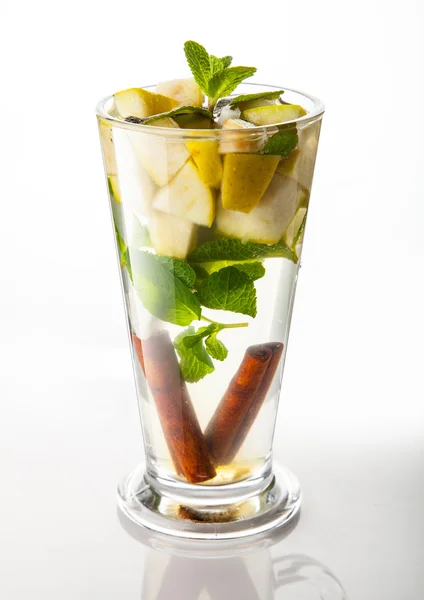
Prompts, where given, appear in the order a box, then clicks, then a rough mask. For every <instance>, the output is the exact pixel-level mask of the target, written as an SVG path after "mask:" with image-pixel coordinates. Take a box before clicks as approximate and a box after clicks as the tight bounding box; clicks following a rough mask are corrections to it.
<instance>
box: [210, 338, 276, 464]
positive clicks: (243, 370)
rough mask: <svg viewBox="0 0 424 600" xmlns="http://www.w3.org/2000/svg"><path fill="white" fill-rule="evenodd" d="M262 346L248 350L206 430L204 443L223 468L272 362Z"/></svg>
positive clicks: (269, 354)
mask: <svg viewBox="0 0 424 600" xmlns="http://www.w3.org/2000/svg"><path fill="white" fill-rule="evenodd" d="M272 354H273V352H272V350H270V349H269V348H267V347H266V346H265V345H264V344H259V345H257V346H250V347H249V348H248V349H247V350H246V353H245V355H244V358H243V361H242V363H241V365H240V367H239V369H238V371H237V373H236V374H235V375H234V377H233V379H232V380H231V383H230V385H229V386H228V388H227V391H226V392H225V394H224V396H223V398H222V400H221V402H220V403H219V405H218V408H217V409H216V411H215V413H214V415H213V416H212V419H211V420H210V421H209V424H208V426H207V427H206V430H205V439H206V443H207V445H208V448H209V451H210V452H211V454H212V456H213V458H214V460H215V463H216V464H225V463H226V462H227V456H228V455H229V454H230V452H231V447H232V445H233V443H234V440H235V437H236V435H237V432H238V430H239V427H240V426H241V424H242V423H243V421H244V419H245V417H246V415H247V413H248V411H249V408H250V405H251V404H252V402H253V400H254V397H255V394H256V393H257V391H258V389H259V387H260V385H261V383H262V380H263V378H264V376H265V373H266V371H267V368H268V365H269V362H270V360H271V358H272Z"/></svg>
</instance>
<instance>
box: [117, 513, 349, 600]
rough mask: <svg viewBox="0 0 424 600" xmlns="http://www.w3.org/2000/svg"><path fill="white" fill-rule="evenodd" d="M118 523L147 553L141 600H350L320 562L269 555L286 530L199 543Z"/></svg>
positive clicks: (296, 557)
mask: <svg viewBox="0 0 424 600" xmlns="http://www.w3.org/2000/svg"><path fill="white" fill-rule="evenodd" d="M120 520H121V524H122V526H123V527H124V529H125V530H126V531H127V532H128V533H130V535H132V537H134V538H136V539H137V540H138V541H140V542H141V543H142V544H143V545H144V546H145V548H146V558H145V560H144V565H143V567H144V569H143V580H142V592H141V599H142V600H347V595H346V593H345V592H344V590H343V587H342V585H341V584H340V582H339V581H338V580H337V579H336V577H335V576H334V575H333V574H332V573H331V571H330V570H329V569H328V568H327V567H325V566H324V565H322V564H321V563H319V562H318V561H316V560H314V559H312V558H309V557H307V556H304V555H294V554H293V555H286V556H277V557H273V556H272V555H271V546H273V545H274V544H276V543H277V542H278V541H279V540H281V539H283V538H284V537H285V536H286V535H287V534H288V531H287V529H286V530H283V531H278V530H277V532H273V533H272V534H268V535H263V536H260V537H256V536H255V537H252V538H248V539H247V540H246V539H244V540H243V541H238V540H236V541H223V542H221V541H219V542H218V541H216V542H201V543H200V542H197V541H179V540H174V539H172V538H170V537H167V536H163V535H160V534H156V533H153V532H148V531H145V530H142V529H140V528H139V527H137V526H136V525H133V524H132V523H130V522H129V521H128V520H127V519H126V518H125V517H121V516H120ZM290 530H291V529H290Z"/></svg>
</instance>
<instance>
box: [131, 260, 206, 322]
mask: <svg viewBox="0 0 424 600" xmlns="http://www.w3.org/2000/svg"><path fill="white" fill-rule="evenodd" d="M132 258H133V263H134V260H135V261H136V262H135V264H133V278H134V287H135V290H136V292H137V295H138V297H139V298H140V300H141V302H142V303H143V305H144V307H145V308H146V310H148V311H149V312H150V313H151V314H152V315H153V316H155V317H157V318H158V319H162V321H168V322H169V323H174V324H175V325H189V324H190V323H191V322H192V321H194V320H198V319H199V318H200V313H201V307H200V302H199V299H198V297H197V296H196V294H193V293H192V292H191V290H190V288H189V287H187V286H186V285H185V284H184V283H183V282H182V281H181V279H179V278H178V277H176V276H174V272H173V271H172V270H171V269H170V268H169V267H168V265H167V264H165V263H164V262H161V260H160V258H159V257H158V256H156V255H155V254H151V253H150V252H144V251H139V252H137V253H133V254H132Z"/></svg>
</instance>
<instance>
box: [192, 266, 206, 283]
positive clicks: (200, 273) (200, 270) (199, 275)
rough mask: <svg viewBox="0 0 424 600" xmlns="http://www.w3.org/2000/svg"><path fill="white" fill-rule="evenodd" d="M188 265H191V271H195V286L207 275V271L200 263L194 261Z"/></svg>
mask: <svg viewBox="0 0 424 600" xmlns="http://www.w3.org/2000/svg"><path fill="white" fill-rule="evenodd" d="M190 266H191V267H192V269H193V271H194V272H195V273H196V286H197V284H200V283H202V281H203V280H204V279H206V278H207V277H209V273H208V271H207V270H206V269H205V268H204V267H202V265H197V264H196V263H193V264H192V265H190Z"/></svg>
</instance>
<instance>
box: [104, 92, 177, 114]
mask: <svg viewBox="0 0 424 600" xmlns="http://www.w3.org/2000/svg"><path fill="white" fill-rule="evenodd" d="M114 98H115V106H116V110H117V111H118V113H119V115H120V116H121V117H122V118H123V119H125V118H127V117H139V118H140V119H144V118H145V117H151V116H153V115H157V114H159V113H163V112H168V111H169V110H172V109H173V108H176V107H177V106H178V102H177V101H176V100H174V99H173V98H167V97H166V96H162V94H155V93H154V92H149V91H147V90H144V89H143V88H130V89H128V90H123V91H122V92H117V93H116V94H115V96H114Z"/></svg>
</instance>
